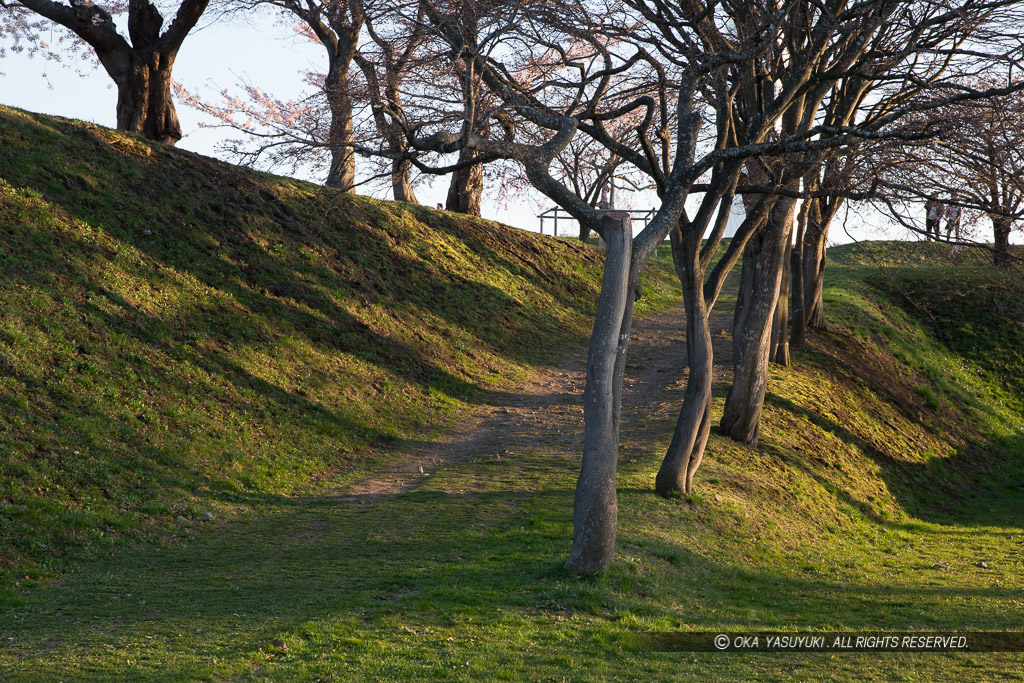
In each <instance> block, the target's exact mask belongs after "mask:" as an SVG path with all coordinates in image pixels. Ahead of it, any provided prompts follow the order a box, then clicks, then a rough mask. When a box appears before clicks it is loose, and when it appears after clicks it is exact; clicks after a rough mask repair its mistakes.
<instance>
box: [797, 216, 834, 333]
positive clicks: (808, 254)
mask: <svg viewBox="0 0 1024 683" xmlns="http://www.w3.org/2000/svg"><path fill="white" fill-rule="evenodd" d="M815 204H818V202H815ZM835 209H838V200H837V206H836V207H835ZM835 209H831V210H830V209H825V210H821V209H818V208H815V207H812V209H811V212H810V214H809V215H808V217H807V226H806V228H805V231H804V244H803V248H802V250H801V256H802V257H803V274H802V279H803V285H804V302H803V303H804V319H805V320H806V323H807V327H809V328H811V329H815V330H825V329H828V323H826V321H825V303H824V300H823V298H822V292H823V291H824V286H825V250H826V248H827V246H828V227H829V224H830V223H831V222H832V217H833V216H834V215H835Z"/></svg>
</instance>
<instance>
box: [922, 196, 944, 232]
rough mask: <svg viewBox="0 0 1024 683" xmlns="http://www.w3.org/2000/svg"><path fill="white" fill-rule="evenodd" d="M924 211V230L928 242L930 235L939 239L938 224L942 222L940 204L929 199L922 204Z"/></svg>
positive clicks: (935, 200)
mask: <svg viewBox="0 0 1024 683" xmlns="http://www.w3.org/2000/svg"><path fill="white" fill-rule="evenodd" d="M924 208H925V211H926V215H925V223H924V230H925V235H926V236H927V237H928V239H929V240H931V239H932V235H934V236H935V239H939V223H940V222H941V221H942V213H943V211H942V203H941V202H940V201H939V200H938V199H929V200H928V201H927V202H925V204H924Z"/></svg>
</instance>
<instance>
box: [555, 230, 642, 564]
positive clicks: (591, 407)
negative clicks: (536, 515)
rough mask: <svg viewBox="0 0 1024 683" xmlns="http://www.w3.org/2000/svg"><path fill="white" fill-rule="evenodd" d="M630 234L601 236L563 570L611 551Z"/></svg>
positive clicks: (608, 557) (628, 319) (604, 560)
mask: <svg viewBox="0 0 1024 683" xmlns="http://www.w3.org/2000/svg"><path fill="white" fill-rule="evenodd" d="M632 245H633V240H632V235H631V234H630V231H629V230H628V229H626V227H625V224H623V225H621V226H620V227H619V228H617V229H608V230H606V231H605V264H604V278H603V280H602V284H601V294H600V297H599V298H598V302H597V313H596V315H595V318H594V329H593V332H592V333H591V335H590V353H589V357H588V359H587V381H586V387H585V388H584V390H583V417H584V430H583V462H582V464H581V466H580V476H579V480H578V481H577V483H576V496H575V500H574V503H573V536H572V546H571V548H570V550H569V559H568V560H566V563H565V567H566V569H567V570H569V571H571V572H574V573H577V574H596V573H598V572H600V571H602V570H604V569H606V568H607V567H608V566H609V565H610V564H611V561H612V555H613V554H614V552H615V528H616V524H617V520H618V499H617V496H616V491H615V473H616V468H617V465H618V455H619V406H620V402H621V385H622V382H621V379H622V377H621V374H622V371H623V369H624V368H625V354H626V348H627V345H628V343H629V332H630V329H631V326H632V318H633V315H632V313H633V281H634V280H636V278H638V277H639V274H638V273H637V274H636V275H635V277H632V278H631V272H630V261H631V256H632Z"/></svg>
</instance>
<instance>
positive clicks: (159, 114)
mask: <svg viewBox="0 0 1024 683" xmlns="http://www.w3.org/2000/svg"><path fill="white" fill-rule="evenodd" d="M129 59H130V60H131V64H130V66H129V67H128V68H127V70H126V76H125V77H123V78H120V79H117V80H116V81H115V82H116V84H117V127H118V128H119V129H120V130H126V131H129V132H131V133H137V134H139V135H142V136H143V137H146V138H148V139H150V140H156V141H157V142H159V143H161V144H164V145H174V144H175V143H176V142H178V140H180V139H181V124H180V123H179V122H178V114H177V112H176V111H175V109H174V99H173V98H172V97H171V67H172V66H173V65H174V59H173V58H171V57H168V56H166V55H163V54H161V53H160V52H158V51H151V52H133V53H131V55H130V57H129Z"/></svg>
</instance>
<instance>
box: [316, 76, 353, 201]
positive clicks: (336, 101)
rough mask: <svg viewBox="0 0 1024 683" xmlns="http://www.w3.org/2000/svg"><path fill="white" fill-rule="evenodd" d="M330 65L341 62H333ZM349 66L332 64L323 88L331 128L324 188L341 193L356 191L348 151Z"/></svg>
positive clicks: (350, 115)
mask: <svg viewBox="0 0 1024 683" xmlns="http://www.w3.org/2000/svg"><path fill="white" fill-rule="evenodd" d="M331 61H332V62H341V61H345V60H344V59H342V58H335V59H332V60H331ZM350 63H351V62H346V63H345V64H332V65H331V66H330V68H329V70H328V72H327V78H326V81H325V83H324V88H325V89H326V92H327V106H328V107H329V108H330V110H331V126H330V130H329V132H328V139H327V144H328V145H329V146H330V150H331V166H330V170H328V172H327V180H326V181H325V182H324V185H326V186H327V187H333V188H335V189H337V190H341V191H342V192H352V193H354V192H355V191H356V189H355V188H356V156H355V151H354V150H353V149H352V141H353V140H352V129H353V120H352V98H351V97H350V96H349V92H348V68H349V65H350Z"/></svg>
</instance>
